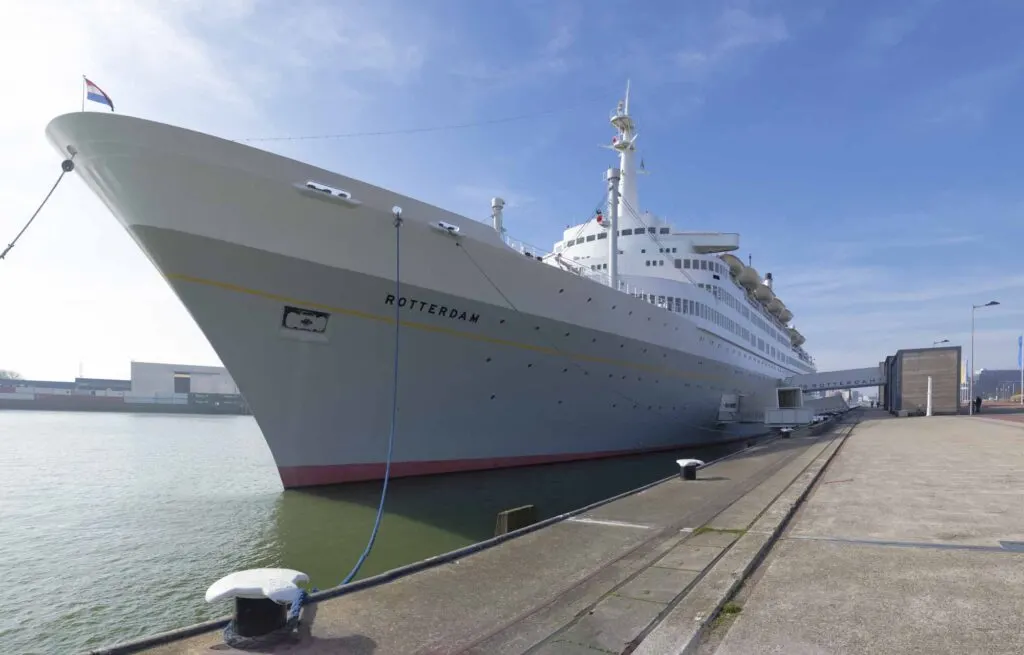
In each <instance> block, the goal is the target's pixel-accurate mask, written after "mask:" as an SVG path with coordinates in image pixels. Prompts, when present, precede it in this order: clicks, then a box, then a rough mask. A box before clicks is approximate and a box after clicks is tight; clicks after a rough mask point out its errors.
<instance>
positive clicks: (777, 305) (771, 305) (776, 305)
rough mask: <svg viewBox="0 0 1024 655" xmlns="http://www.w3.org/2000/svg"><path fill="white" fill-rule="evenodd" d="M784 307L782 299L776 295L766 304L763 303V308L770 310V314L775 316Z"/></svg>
mask: <svg viewBox="0 0 1024 655" xmlns="http://www.w3.org/2000/svg"><path fill="white" fill-rule="evenodd" d="M785 308H786V306H785V305H783V304H782V301H781V300H779V298H778V296H776V297H775V298H772V299H771V300H769V301H768V304H767V305H765V309H767V310H768V311H769V312H771V313H772V316H775V317H776V318H778V316H779V313H780V312H781V311H782V310H783V309H785Z"/></svg>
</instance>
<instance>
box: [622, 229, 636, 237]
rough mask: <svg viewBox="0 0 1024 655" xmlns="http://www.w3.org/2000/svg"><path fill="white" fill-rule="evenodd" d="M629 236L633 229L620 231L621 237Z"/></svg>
mask: <svg viewBox="0 0 1024 655" xmlns="http://www.w3.org/2000/svg"><path fill="white" fill-rule="evenodd" d="M631 234H633V228H627V229H625V230H623V231H622V234H621V236H624V237H628V236H629V235H631Z"/></svg>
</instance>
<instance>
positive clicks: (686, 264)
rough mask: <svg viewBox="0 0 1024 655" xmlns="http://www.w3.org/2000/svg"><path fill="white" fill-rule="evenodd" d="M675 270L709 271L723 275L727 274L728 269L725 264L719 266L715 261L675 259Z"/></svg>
mask: <svg viewBox="0 0 1024 655" xmlns="http://www.w3.org/2000/svg"><path fill="white" fill-rule="evenodd" d="M676 268H683V269H687V270H689V269H693V270H695V271H711V272H713V273H716V274H717V275H725V274H726V273H727V272H728V267H727V266H726V265H725V264H720V263H718V262H716V261H710V262H709V261H708V260H706V259H677V260H676Z"/></svg>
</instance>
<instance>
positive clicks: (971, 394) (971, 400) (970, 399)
mask: <svg viewBox="0 0 1024 655" xmlns="http://www.w3.org/2000/svg"><path fill="white" fill-rule="evenodd" d="M998 304H999V301H998V300H989V301H988V302H987V303H985V304H984V305H971V377H970V379H969V380H968V382H969V385H970V387H969V388H970V391H969V392H968V394H967V413H968V414H970V415H972V416H973V415H974V367H975V366H976V365H977V364H975V361H974V312H975V310H977V309H980V308H981V307H995V306H996V305H998Z"/></svg>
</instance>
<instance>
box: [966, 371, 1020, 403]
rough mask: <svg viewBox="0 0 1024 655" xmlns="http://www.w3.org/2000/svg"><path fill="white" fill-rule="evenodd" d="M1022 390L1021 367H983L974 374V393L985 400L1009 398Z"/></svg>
mask: <svg viewBox="0 0 1024 655" xmlns="http://www.w3.org/2000/svg"><path fill="white" fill-rule="evenodd" d="M1019 392H1020V369H1016V368H1011V369H993V368H983V369H981V370H979V371H978V372H977V373H975V375H974V395H975V396H981V397H982V398H984V399H985V400H1009V399H1010V398H1011V397H1013V395H1014V394H1016V393H1019Z"/></svg>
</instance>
